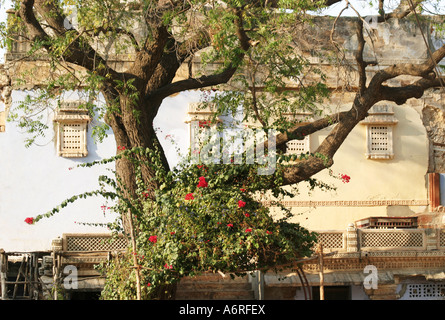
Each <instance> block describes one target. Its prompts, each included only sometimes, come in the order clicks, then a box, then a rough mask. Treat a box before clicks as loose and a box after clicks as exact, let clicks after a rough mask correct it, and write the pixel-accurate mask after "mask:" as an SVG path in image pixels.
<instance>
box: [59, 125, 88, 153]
mask: <svg viewBox="0 0 445 320" xmlns="http://www.w3.org/2000/svg"><path fill="white" fill-rule="evenodd" d="M83 127H84V126H83V125H82V124H63V125H62V128H61V130H62V137H61V138H62V139H61V151H62V152H63V151H71V150H79V151H80V149H81V148H82V143H83Z"/></svg>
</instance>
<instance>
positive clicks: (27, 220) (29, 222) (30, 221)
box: [25, 218, 34, 224]
mask: <svg viewBox="0 0 445 320" xmlns="http://www.w3.org/2000/svg"><path fill="white" fill-rule="evenodd" d="M25 222H26V223H27V224H33V223H34V218H26V219H25Z"/></svg>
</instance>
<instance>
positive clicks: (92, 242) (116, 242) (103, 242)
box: [64, 235, 128, 251]
mask: <svg viewBox="0 0 445 320" xmlns="http://www.w3.org/2000/svg"><path fill="white" fill-rule="evenodd" d="M64 242H65V243H64V248H65V249H64V250H65V251H115V250H116V251H117V250H124V249H125V248H126V247H127V244H128V243H127V240H126V239H125V238H123V237H119V238H111V237H109V236H80V235H79V236H75V235H72V236H66V237H65V239H64Z"/></svg>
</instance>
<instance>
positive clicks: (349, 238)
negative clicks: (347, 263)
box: [346, 223, 358, 252]
mask: <svg viewBox="0 0 445 320" xmlns="http://www.w3.org/2000/svg"><path fill="white" fill-rule="evenodd" d="M346 250H347V252H357V251H358V237H357V229H356V228H355V226H354V224H353V223H351V224H349V225H348V228H347V229H346Z"/></svg>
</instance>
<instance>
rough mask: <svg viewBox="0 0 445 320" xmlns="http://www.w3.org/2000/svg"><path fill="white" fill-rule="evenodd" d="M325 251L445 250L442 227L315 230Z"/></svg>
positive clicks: (444, 233)
mask: <svg viewBox="0 0 445 320" xmlns="http://www.w3.org/2000/svg"><path fill="white" fill-rule="evenodd" d="M317 233H318V234H319V236H318V242H319V243H321V244H323V249H324V250H326V251H327V252H329V251H331V252H332V251H337V252H340V253H345V252H360V251H364V252H373V251H434V250H436V251H437V250H445V229H356V228H355V227H352V226H351V227H349V228H348V229H347V230H344V231H343V230H329V231H326V230H324V231H317Z"/></svg>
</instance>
